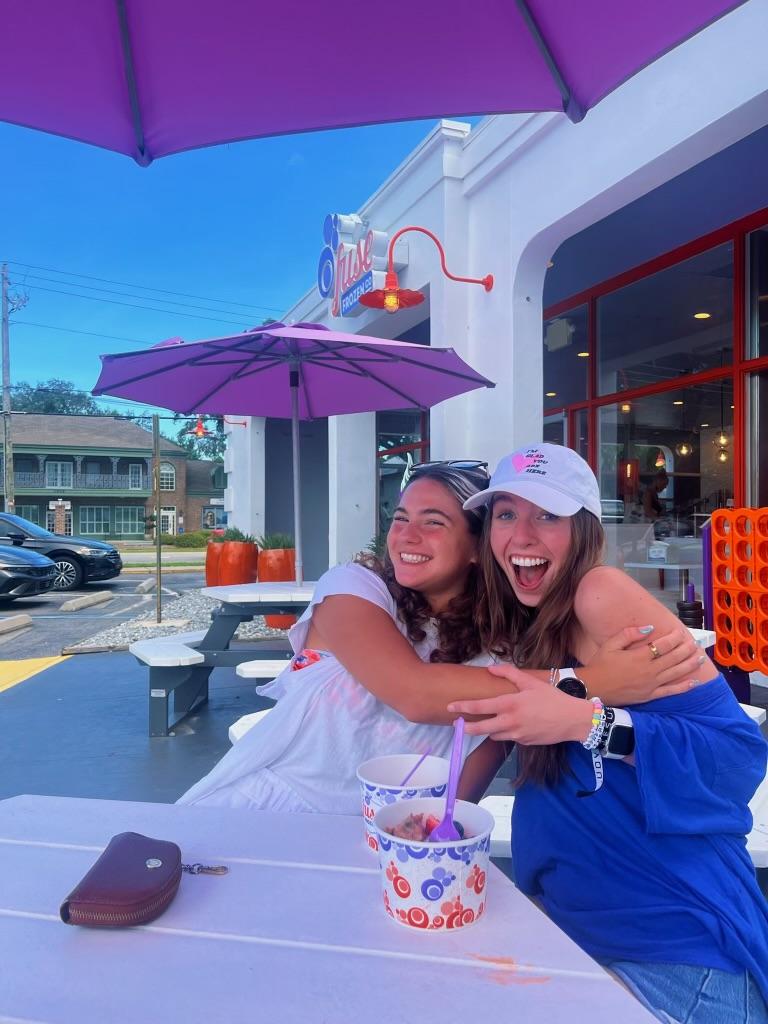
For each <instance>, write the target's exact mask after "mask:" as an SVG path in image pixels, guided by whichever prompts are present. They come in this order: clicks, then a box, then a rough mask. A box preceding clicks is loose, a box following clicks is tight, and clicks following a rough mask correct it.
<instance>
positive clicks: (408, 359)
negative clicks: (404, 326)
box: [306, 345, 496, 405]
mask: <svg viewBox="0 0 768 1024" xmlns="http://www.w3.org/2000/svg"><path fill="white" fill-rule="evenodd" d="M424 349H425V351H429V352H445V351H447V349H439V348H428V347H427V346H426V345H425V346H424ZM345 361H346V362H347V363H349V365H350V366H352V367H354V368H355V369H356V370H357V372H358V374H360V375H362V376H368V377H373V379H374V380H376V381H378V382H379V383H381V384H384V385H385V386H386V387H390V385H389V384H386V382H385V381H382V380H380V378H378V377H376V376H375V374H373V373H371V371H370V370H366V369H365V368H364V367H361V366H359V365H358V363H357V362H355V361H354V360H352V359H350V357H349V356H345ZM378 361H379V360H377V362H378ZM381 361H382V362H385V363H388V364H393V363H408V365H410V366H418V367H419V368H420V369H429V370H432V371H436V372H437V373H442V374H443V376H445V377H457V378H458V379H459V380H471V381H474V382H475V383H476V384H482V385H485V387H487V388H488V387H491V388H492V387H495V386H496V385H495V384H493V383H492V382H491V381H488V380H487V379H486V378H485V377H482V376H481V375H480V374H478V373H462V372H460V371H459V370H450V369H444V368H443V367H441V366H429V365H428V364H427V363H423V362H421V361H420V360H419V359H414V358H413V357H412V356H403V355H396V356H387V355H386V354H382V359H381ZM306 362H315V360H314V359H312V360H309V359H308V360H306ZM317 365H319V366H327V365H329V364H328V363H324V362H322V361H321V362H318V363H317ZM392 390H395V389H394V388H393V389H392ZM416 405H419V403H418V402H417V403H416Z"/></svg>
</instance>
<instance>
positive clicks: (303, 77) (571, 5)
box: [0, 0, 744, 165]
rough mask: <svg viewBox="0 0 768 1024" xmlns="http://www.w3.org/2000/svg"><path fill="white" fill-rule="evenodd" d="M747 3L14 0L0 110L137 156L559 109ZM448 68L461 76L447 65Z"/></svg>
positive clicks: (6, 20) (577, 103) (9, 7)
mask: <svg viewBox="0 0 768 1024" xmlns="http://www.w3.org/2000/svg"><path fill="white" fill-rule="evenodd" d="M742 2H744V0H736V2H734V0H674V2H672V3H670V2H669V0H642V2H640V0H479V2H476V3H474V4H467V3H466V2H464V0H462V2H461V3H458V2H456V0H419V3H416V4H410V5H407V6H406V7H403V8H399V7H397V6H394V7H393V6H392V5H390V6H389V7H384V6H382V5H377V4H361V3H359V2H358V0H335V2H334V3H332V4H322V3H321V4H318V3H309V2H304V3H298V4H297V3H293V4H265V3H257V2H254V0H220V2H219V3H217V4H211V3H209V2H207V0H206V2H203V0H23V2H17V3H13V4H5V5H4V9H3V28H2V33H0V120H4V121H9V122H11V123H13V124H18V125H24V126H26V127H30V128H37V129H40V130H42V131H46V132H52V133H53V134H56V135H64V136H67V137H69V138H73V139H78V140H80V141H83V142H89V143H93V144H94V145H97V146H102V147H104V148H106V149H111V150H115V151H116V152H118V153H125V154H127V155H129V156H132V157H133V158H134V159H135V160H136V161H137V162H138V163H140V164H143V165H146V164H148V163H150V162H151V161H152V160H153V159H154V158H155V157H159V156H167V155H168V154H170V153H178V152H180V151H182V150H187V149H194V148H197V147H200V146H210V145H215V144H216V143H221V142H232V141H236V140H238V139H248V138H256V137H260V136H266V135H276V134H285V133H290V132H303V131H312V130H317V129H323V128H340V127H349V126H352V125H359V124H370V123H378V122H385V121H401V120H408V119H412V118H427V117H442V116H448V115H468V114H482V113H512V112H516V111H536V110H564V111H565V112H566V113H567V114H568V116H569V117H570V118H571V119H572V120H574V121H578V120H580V119H581V118H582V117H583V116H584V114H585V112H586V111H587V110H589V108H590V107H592V106H594V105H595V104H596V103H597V102H598V101H599V100H600V99H602V98H603V97H604V96H606V95H607V94H608V93H609V92H611V91H612V90H613V89H615V88H616V87H617V86H619V85H620V84H621V83H622V82H624V81H626V79H628V78H630V77H631V76H632V75H634V74H636V73H637V72H638V71H639V70H641V69H642V68H643V67H645V66H646V65H647V64H649V63H651V62H652V61H653V60H655V59H656V58H657V57H659V56H661V55H662V54H663V53H665V52H666V51H668V50H670V49H672V48H673V47H675V46H677V45H678V44H680V43H681V42H683V41H684V40H685V39H687V38H689V37H690V36H692V35H694V34H695V33H696V32H698V31H700V30H701V29H702V28H704V27H705V26H706V25H708V24H709V23H711V22H712V21H714V20H716V19H717V18H719V17H721V16H722V15H724V14H727V13H728V12H729V11H731V10H733V9H734V8H736V7H738V6H740V3H742ZM457 69H460V73H457Z"/></svg>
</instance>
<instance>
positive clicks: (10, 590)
mask: <svg viewBox="0 0 768 1024" xmlns="http://www.w3.org/2000/svg"><path fill="white" fill-rule="evenodd" d="M55 579H56V566H55V565H54V563H53V562H52V561H51V559H50V558H46V557H45V556H44V555H38V553H37V552H36V551H25V550H24V549H23V548H14V547H9V546H8V545H3V546H0V602H5V601H15V600H16V598H17V597H34V596H35V595H36V594H44V593H45V592H46V590H50V589H51V587H52V586H53V581H54V580H55Z"/></svg>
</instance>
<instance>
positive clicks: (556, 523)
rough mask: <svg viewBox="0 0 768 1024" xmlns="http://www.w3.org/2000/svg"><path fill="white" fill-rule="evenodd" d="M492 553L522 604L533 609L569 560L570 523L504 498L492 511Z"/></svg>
mask: <svg viewBox="0 0 768 1024" xmlns="http://www.w3.org/2000/svg"><path fill="white" fill-rule="evenodd" d="M490 541H491V551H492V552H493V557H494V558H495V559H496V561H497V562H498V564H499V565H500V566H501V569H502V570H503V572H504V573H505V574H506V577H507V579H508V580H509V583H510V586H511V587H512V590H513V591H514V593H515V597H516V598H517V599H518V601H520V603H521V604H524V605H527V606H528V607H529V608H536V607H538V605H539V604H540V603H541V601H542V600H543V598H544V596H545V595H546V594H547V592H548V591H549V588H550V587H551V586H552V583H553V581H554V580H555V579H556V577H557V576H558V574H559V573H560V571H561V569H562V568H563V565H564V564H565V561H566V559H567V557H568V553H569V551H570V546H571V521H570V518H569V517H567V516H556V515H554V514H553V513H551V512H547V511H545V510H544V509H543V508H539V506H538V505H534V504H533V503H532V502H530V501H526V500H525V498H519V497H517V495H514V494H503V495H501V496H499V497H498V498H495V499H494V502H493V507H492V509H491V527H490Z"/></svg>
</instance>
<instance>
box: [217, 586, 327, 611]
mask: <svg viewBox="0 0 768 1024" xmlns="http://www.w3.org/2000/svg"><path fill="white" fill-rule="evenodd" d="M316 585H317V584H316V582H315V581H311V582H306V581H305V582H304V583H302V585H301V586H298V585H297V584H296V583H238V584H236V585H235V586H231V587H202V588H201V590H200V593H201V594H205V596H206V597H215V598H216V600H217V601H223V602H224V603H225V604H284V605H296V607H301V608H306V606H307V605H308V604H309V602H310V601H311V600H312V595H313V594H314V592H315V586H316Z"/></svg>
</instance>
